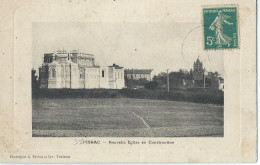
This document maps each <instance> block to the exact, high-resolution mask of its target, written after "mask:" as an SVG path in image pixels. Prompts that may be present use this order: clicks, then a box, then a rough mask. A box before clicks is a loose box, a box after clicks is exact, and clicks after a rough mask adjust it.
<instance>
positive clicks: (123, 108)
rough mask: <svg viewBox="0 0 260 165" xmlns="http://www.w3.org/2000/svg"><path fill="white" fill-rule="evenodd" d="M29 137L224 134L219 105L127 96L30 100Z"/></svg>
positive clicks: (221, 109) (193, 135)
mask: <svg viewBox="0 0 260 165" xmlns="http://www.w3.org/2000/svg"><path fill="white" fill-rule="evenodd" d="M32 101H33V105H32V107H33V113H32V114H33V116H32V117H33V118H32V120H33V123H32V128H33V136H43V137H45V136H51V137H52V136H57V137H63V136H64V137H88V136H91V137H196V136H220V137H222V136H223V135H224V121H223V120H224V116H223V106H218V105H213V104H198V103H188V102H178V101H166V100H150V99H149V100H146V99H130V98H117V99H113V98H99V99H97V98H91V99H80V98H77V99H47V98H42V99H33V100H32Z"/></svg>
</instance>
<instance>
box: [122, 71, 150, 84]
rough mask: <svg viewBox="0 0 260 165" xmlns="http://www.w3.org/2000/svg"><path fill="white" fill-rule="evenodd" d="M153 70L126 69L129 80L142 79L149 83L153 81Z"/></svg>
mask: <svg viewBox="0 0 260 165" xmlns="http://www.w3.org/2000/svg"><path fill="white" fill-rule="evenodd" d="M151 73H152V69H126V70H125V76H126V77H127V78H128V79H134V80H138V79H142V78H145V79H146V80H148V81H151V80H152V75H151Z"/></svg>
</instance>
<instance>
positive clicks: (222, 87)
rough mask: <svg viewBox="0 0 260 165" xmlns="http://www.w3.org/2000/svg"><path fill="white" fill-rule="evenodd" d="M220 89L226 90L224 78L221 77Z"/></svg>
mask: <svg viewBox="0 0 260 165" xmlns="http://www.w3.org/2000/svg"><path fill="white" fill-rule="evenodd" d="M219 89H220V90H222V91H224V79H223V78H221V77H220V78H219Z"/></svg>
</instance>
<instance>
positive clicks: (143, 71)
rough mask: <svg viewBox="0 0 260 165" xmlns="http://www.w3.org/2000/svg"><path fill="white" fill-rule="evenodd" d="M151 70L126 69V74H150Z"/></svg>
mask: <svg viewBox="0 0 260 165" xmlns="http://www.w3.org/2000/svg"><path fill="white" fill-rule="evenodd" d="M151 72H152V69H127V70H125V73H126V74H151Z"/></svg>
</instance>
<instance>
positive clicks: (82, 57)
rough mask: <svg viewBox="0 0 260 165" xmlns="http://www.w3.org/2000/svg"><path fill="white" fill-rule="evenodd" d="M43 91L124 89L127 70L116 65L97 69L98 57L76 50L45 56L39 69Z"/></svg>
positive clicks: (61, 51) (60, 51)
mask: <svg viewBox="0 0 260 165" xmlns="http://www.w3.org/2000/svg"><path fill="white" fill-rule="evenodd" d="M39 80H40V88H54V89H57V88H73V89H77V88H86V89H87V88H88V89H89V88H107V89H108V88H109V89H122V88H124V87H125V82H124V69H123V67H120V66H118V65H116V64H113V65H112V66H105V67H101V66H96V65H95V57H94V55H92V54H86V53H82V52H79V51H77V50H73V51H71V52H67V51H64V50H59V51H56V52H54V53H46V54H44V60H43V64H42V66H41V67H40V68H39Z"/></svg>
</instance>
